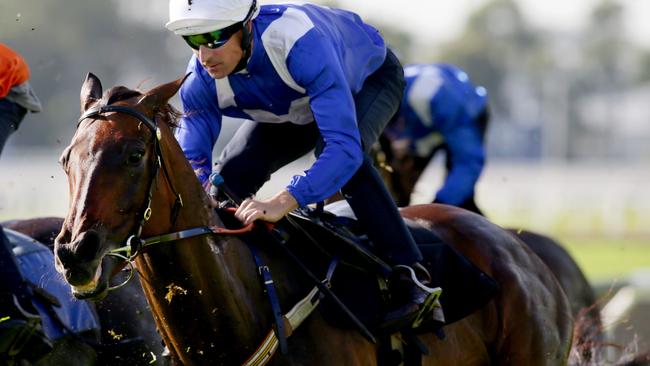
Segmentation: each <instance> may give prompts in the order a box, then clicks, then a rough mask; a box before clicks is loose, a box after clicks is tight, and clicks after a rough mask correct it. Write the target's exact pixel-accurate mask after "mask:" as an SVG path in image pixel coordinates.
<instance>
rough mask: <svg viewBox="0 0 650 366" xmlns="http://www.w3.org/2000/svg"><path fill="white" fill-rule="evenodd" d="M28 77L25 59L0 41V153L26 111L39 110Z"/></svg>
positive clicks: (39, 107)
mask: <svg viewBox="0 0 650 366" xmlns="http://www.w3.org/2000/svg"><path fill="white" fill-rule="evenodd" d="M28 79H29V66H27V63H26V62H25V60H24V59H23V58H22V57H21V56H20V55H19V54H18V53H17V52H16V51H14V50H12V49H11V48H9V47H7V46H5V45H4V44H2V43H0V153H2V149H3V148H4V145H5V142H7V139H8V138H9V135H11V134H12V133H13V132H14V131H16V130H17V129H18V126H20V122H21V121H22V120H23V118H24V117H25V114H26V113H27V111H28V110H29V111H31V112H34V113H36V112H40V111H41V103H40V101H39V100H38V98H37V97H36V95H35V94H34V91H33V90H32V88H31V86H30V85H29V81H28Z"/></svg>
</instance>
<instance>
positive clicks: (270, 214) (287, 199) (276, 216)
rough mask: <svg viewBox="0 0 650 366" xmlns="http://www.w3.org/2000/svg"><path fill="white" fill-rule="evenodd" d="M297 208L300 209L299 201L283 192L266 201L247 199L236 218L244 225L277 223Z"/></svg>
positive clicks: (238, 210) (236, 213)
mask: <svg viewBox="0 0 650 366" xmlns="http://www.w3.org/2000/svg"><path fill="white" fill-rule="evenodd" d="M296 208H298V201H296V199H295V198H294V197H293V196H292V195H291V193H289V192H288V191H286V190H282V191H280V192H279V193H278V194H276V195H275V196H274V197H273V198H270V199H268V200H265V201H258V200H255V199H252V198H248V199H245V200H244V202H242V203H241V205H240V206H239V208H238V209H237V212H235V217H237V218H238V219H239V220H240V221H241V222H242V223H243V224H244V225H248V224H250V223H252V222H253V221H255V220H264V221H268V222H276V221H278V220H280V219H281V218H283V217H284V216H285V215H286V214H288V213H289V212H291V211H293V210H295V209H296Z"/></svg>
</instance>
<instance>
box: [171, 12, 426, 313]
mask: <svg viewBox="0 0 650 366" xmlns="http://www.w3.org/2000/svg"><path fill="white" fill-rule="evenodd" d="M169 11H170V20H169V22H168V23H167V24H166V27H167V28H168V29H169V30H171V31H173V32H174V33H175V34H177V35H179V36H182V37H183V39H184V40H185V41H186V42H187V44H188V45H189V46H190V47H191V48H192V49H193V51H194V55H193V56H192V57H191V59H190V61H189V65H188V67H187V71H188V72H191V75H189V77H188V78H187V80H186V81H185V83H184V84H183V86H182V88H181V91H180V96H181V100H182V103H183V108H184V113H185V114H184V117H183V119H182V120H181V125H180V128H179V129H177V131H176V138H177V139H178V141H179V143H180V146H181V148H182V149H183V151H184V153H185V155H186V156H187V158H188V159H189V161H190V163H191V164H192V166H193V168H194V170H195V172H196V174H197V176H198V178H199V179H200V180H201V182H202V183H203V184H204V186H206V187H207V186H208V185H209V184H210V183H209V179H208V177H209V175H210V173H211V165H212V163H211V161H212V159H211V156H212V148H213V145H214V143H215V142H216V141H217V138H218V136H219V132H220V129H221V120H222V116H230V117H235V118H242V119H246V121H244V122H243V123H242V125H241V127H240V128H239V129H238V131H237V132H236V134H235V135H234V137H233V138H232V140H230V141H229V143H228V145H227V146H226V147H225V148H224V151H223V152H222V154H221V156H220V157H219V159H218V160H217V162H216V172H218V173H219V174H221V175H222V176H223V178H224V179H225V181H226V182H227V183H229V188H230V189H231V190H232V191H234V192H235V193H236V194H237V195H238V196H239V197H251V196H252V195H253V194H254V193H256V192H257V190H258V189H259V188H260V187H261V186H262V185H263V184H264V183H265V182H266V181H267V180H268V179H269V177H270V175H271V173H273V172H275V171H276V170H278V169H279V168H281V167H282V166H284V165H286V164H288V163H290V162H292V161H294V160H296V159H298V158H300V157H302V156H303V155H305V154H306V153H308V152H309V151H310V150H311V149H314V148H315V155H316V157H317V158H316V161H315V162H314V163H313V165H312V166H311V168H309V169H308V170H306V171H305V174H303V175H296V176H294V177H293V179H292V180H291V181H290V182H288V184H287V185H286V187H285V189H282V190H281V191H280V192H278V193H277V194H276V195H275V196H273V197H272V198H270V199H266V200H259V199H255V198H249V199H246V200H244V202H243V203H242V204H241V206H240V207H239V208H238V210H237V212H236V216H237V217H238V218H239V219H240V220H241V221H242V222H244V223H245V224H248V223H251V222H253V221H254V220H257V219H261V220H265V221H270V222H276V221H278V220H280V219H281V218H282V217H284V216H285V215H286V214H287V213H289V212H290V211H292V210H294V209H296V208H298V207H303V206H306V205H308V204H312V203H316V202H319V201H323V200H325V199H326V198H328V197H330V196H331V195H333V194H334V193H336V192H337V191H339V190H340V191H341V192H342V193H343V195H344V197H345V198H346V199H347V201H348V202H349V204H350V206H351V207H352V209H353V211H354V213H355V214H356V216H357V218H358V219H359V221H360V223H361V224H362V225H364V227H365V228H366V231H367V233H368V236H369V238H370V239H371V240H372V241H373V242H374V244H375V245H376V247H377V248H378V249H379V251H380V254H381V255H383V256H384V258H385V259H386V260H387V261H388V262H389V263H391V264H392V265H395V266H396V267H395V268H396V269H397V271H394V273H404V275H403V276H402V275H400V277H399V278H407V277H408V279H409V280H408V281H407V280H405V282H409V283H408V284H407V285H406V286H407V287H408V288H409V290H410V291H409V294H410V296H409V299H404V304H403V305H401V306H399V307H398V308H396V309H395V310H394V311H392V312H391V313H389V315H388V317H387V319H386V322H387V323H391V322H397V321H404V319H408V318H412V317H414V316H415V315H416V313H417V312H418V311H419V308H420V305H421V304H422V303H423V301H424V300H425V299H426V298H427V296H428V294H429V293H430V291H431V289H430V288H428V287H426V286H424V285H423V284H422V283H421V281H419V280H422V281H426V280H428V279H429V278H430V277H429V274H428V272H427V270H426V269H425V268H424V267H423V266H421V265H420V264H419V262H420V261H421V260H422V254H421V253H420V251H419V249H418V247H417V246H416V244H415V242H414V240H413V238H412V237H411V235H410V233H409V232H408V230H407V229H406V226H405V224H404V222H403V220H402V218H401V217H400V215H399V212H398V210H397V208H396V206H395V204H394V203H393V201H392V199H391V197H390V195H389V193H388V192H387V190H386V188H385V186H384V185H383V182H382V180H381V178H380V177H379V175H378V172H377V171H376V170H375V169H374V167H373V166H372V162H371V160H370V159H369V157H368V151H369V149H370V147H371V146H372V145H373V143H374V142H375V141H376V140H377V137H378V136H379V134H380V133H381V131H382V130H383V128H384V127H385V125H386V124H387V123H388V121H389V120H390V118H391V117H392V116H393V115H394V114H395V113H396V111H397V109H398V107H399V103H400V100H401V97H402V91H403V88H404V79H403V69H402V66H401V65H400V63H399V61H398V60H397V58H396V57H395V55H394V54H393V53H392V52H391V51H390V50H389V49H387V48H386V46H385V43H384V40H383V39H382V37H381V35H380V34H379V32H378V31H377V30H376V29H375V28H373V27H372V26H370V25H368V24H366V23H364V22H363V21H362V20H361V19H360V18H359V16H358V15H356V14H354V13H351V12H348V11H345V10H340V9H331V8H327V7H322V6H317V5H313V4H302V5H297V4H282V5H263V6H261V7H258V6H257V4H256V0H190V1H188V0H170V3H169ZM414 273H415V274H414ZM412 274H414V275H413V276H411V275H412ZM415 276H417V279H415ZM411 278H414V279H415V280H410V279H411Z"/></svg>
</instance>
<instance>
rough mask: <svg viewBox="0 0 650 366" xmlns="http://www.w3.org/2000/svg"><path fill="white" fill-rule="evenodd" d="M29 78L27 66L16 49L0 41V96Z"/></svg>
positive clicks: (3, 95)
mask: <svg viewBox="0 0 650 366" xmlns="http://www.w3.org/2000/svg"><path fill="white" fill-rule="evenodd" d="M28 79H29V66H27V62H25V60H24V59H23V58H22V56H20V55H19V54H18V53H17V52H16V51H14V50H12V49H11V48H9V47H7V46H5V45H4V44H2V43H0V98H4V97H6V96H7V94H9V90H10V89H11V88H12V87H14V86H16V85H18V84H22V83H24V82H25V81H27V80H28Z"/></svg>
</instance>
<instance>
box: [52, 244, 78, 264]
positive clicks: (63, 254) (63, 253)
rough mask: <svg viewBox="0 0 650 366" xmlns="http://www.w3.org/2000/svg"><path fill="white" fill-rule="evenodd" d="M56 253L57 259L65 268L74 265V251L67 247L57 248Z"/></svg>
mask: <svg viewBox="0 0 650 366" xmlns="http://www.w3.org/2000/svg"><path fill="white" fill-rule="evenodd" d="M55 251H56V257H57V258H58V259H59V261H60V262H61V265H62V266H63V268H70V266H71V265H72V264H73V263H74V253H73V252H72V250H70V249H69V248H67V247H63V246H58V247H57V248H55Z"/></svg>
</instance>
